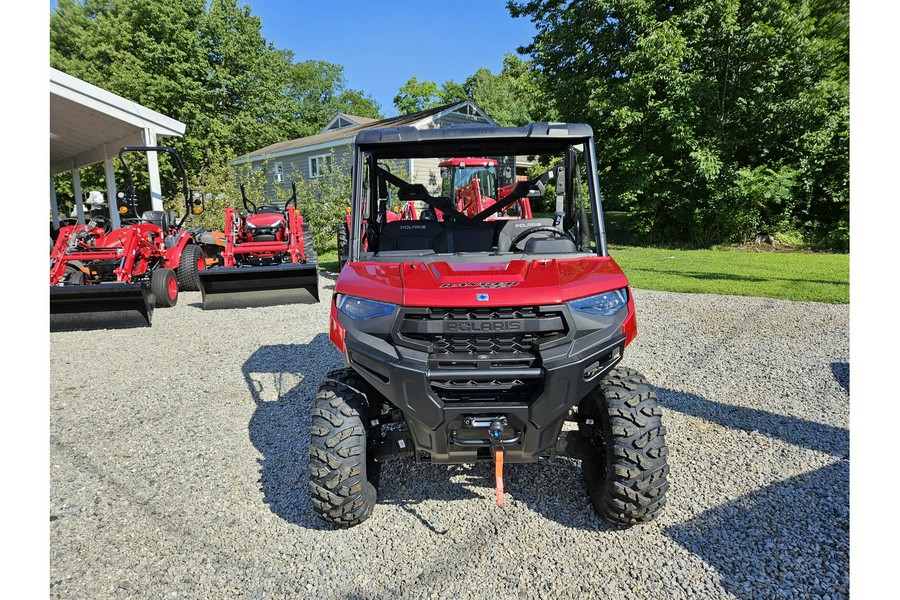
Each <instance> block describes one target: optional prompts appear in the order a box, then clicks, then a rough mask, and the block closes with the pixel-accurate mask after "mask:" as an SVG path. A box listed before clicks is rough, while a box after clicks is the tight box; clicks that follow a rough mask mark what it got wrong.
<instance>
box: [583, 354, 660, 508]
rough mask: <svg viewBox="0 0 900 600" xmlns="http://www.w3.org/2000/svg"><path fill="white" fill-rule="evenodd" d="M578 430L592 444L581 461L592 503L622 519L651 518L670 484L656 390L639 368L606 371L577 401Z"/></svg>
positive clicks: (595, 506)
mask: <svg viewBox="0 0 900 600" xmlns="http://www.w3.org/2000/svg"><path fill="white" fill-rule="evenodd" d="M578 412H579V413H580V414H581V416H583V417H584V418H585V420H586V421H587V422H586V423H580V424H579V431H580V434H581V436H582V438H584V439H585V440H586V441H588V442H589V443H590V445H591V446H592V447H593V452H592V456H591V457H590V458H585V459H583V460H582V461H581V468H582V471H583V473H584V481H585V484H586V486H587V490H588V495H589V496H590V499H591V504H592V505H593V507H594V512H596V513H597V514H598V515H600V516H601V517H603V518H605V519H608V520H610V521H612V522H614V523H619V524H622V525H634V524H636V523H645V522H647V521H652V520H653V519H654V518H656V516H657V515H659V513H660V512H661V511H662V508H663V505H664V504H665V502H666V491H667V490H668V489H669V483H668V480H667V476H668V473H669V466H668V464H667V463H666V456H667V454H668V449H667V448H666V441H665V434H666V428H665V427H663V424H662V418H661V417H662V409H661V408H660V407H659V401H658V400H657V397H656V393H655V392H654V391H653V388H651V387H650V384H649V383H648V382H647V380H646V379H644V377H643V376H642V375H641V374H640V373H638V372H637V371H633V370H631V369H625V368H618V369H614V370H613V371H612V372H610V373H609V374H608V375H607V376H606V377H605V378H604V379H603V380H602V381H601V382H600V384H599V385H598V386H597V387H596V388H595V389H594V391H592V392H591V393H590V394H588V396H587V397H585V398H584V399H583V400H582V401H581V403H580V404H579V405H578Z"/></svg>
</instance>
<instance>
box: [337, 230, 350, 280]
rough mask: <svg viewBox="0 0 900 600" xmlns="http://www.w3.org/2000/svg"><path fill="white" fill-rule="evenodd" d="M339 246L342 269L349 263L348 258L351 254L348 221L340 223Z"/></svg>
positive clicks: (338, 231)
mask: <svg viewBox="0 0 900 600" xmlns="http://www.w3.org/2000/svg"><path fill="white" fill-rule="evenodd" d="M337 247H338V261H339V262H340V265H341V269H343V268H344V265H345V264H347V258H348V257H349V256H350V230H349V229H347V224H346V223H340V224H339V225H338V230H337Z"/></svg>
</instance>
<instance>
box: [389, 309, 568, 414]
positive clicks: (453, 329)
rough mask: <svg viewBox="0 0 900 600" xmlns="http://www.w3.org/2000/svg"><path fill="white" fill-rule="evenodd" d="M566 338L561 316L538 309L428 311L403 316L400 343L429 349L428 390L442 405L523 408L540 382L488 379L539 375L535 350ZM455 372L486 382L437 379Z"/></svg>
mask: <svg viewBox="0 0 900 600" xmlns="http://www.w3.org/2000/svg"><path fill="white" fill-rule="evenodd" d="M565 334H566V328H565V318H564V317H563V315H562V313H560V312H554V311H549V312H544V311H541V310H539V309H538V308H537V307H516V308H432V309H422V310H419V311H413V310H411V311H409V312H407V313H406V314H404V316H403V322H402V324H401V332H400V341H401V343H402V342H406V343H410V342H412V345H415V346H418V347H419V348H422V349H427V351H428V353H429V370H430V377H431V388H432V390H433V391H434V393H435V394H437V396H438V397H440V398H441V399H442V400H444V401H445V402H527V401H528V400H529V399H530V398H531V397H532V396H533V395H534V394H535V393H536V392H539V391H540V385H541V379H540V378H538V377H533V378H519V377H506V378H503V377H498V378H491V375H492V373H493V372H495V371H496V370H498V369H507V370H509V369H524V370H528V369H531V370H535V369H539V368H540V366H541V365H540V356H539V353H538V351H537V346H538V344H540V343H544V342H548V341H550V340H553V339H555V338H559V337H563V336H565ZM456 370H476V371H479V372H483V373H484V376H479V377H476V378H471V379H466V380H458V379H456V380H453V379H450V378H449V374H448V375H447V376H445V377H442V376H441V371H445V372H449V371H456Z"/></svg>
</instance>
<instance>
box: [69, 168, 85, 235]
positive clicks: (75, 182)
mask: <svg viewBox="0 0 900 600" xmlns="http://www.w3.org/2000/svg"><path fill="white" fill-rule="evenodd" d="M71 173H72V189H73V191H74V192H75V211H76V213H77V215H78V222H79V223H81V224H82V225H83V224H84V199H83V198H82V197H81V171H80V170H78V169H72V171H71Z"/></svg>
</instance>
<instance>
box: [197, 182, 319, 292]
mask: <svg viewBox="0 0 900 600" xmlns="http://www.w3.org/2000/svg"><path fill="white" fill-rule="evenodd" d="M291 188H292V191H293V193H292V195H291V198H290V199H289V200H288V201H287V202H283V203H277V202H272V203H269V204H267V205H265V206H262V207H260V206H257V205H256V203H254V202H253V201H252V200H250V199H249V198H248V197H247V191H246V188H245V186H244V185H243V184H242V185H241V198H242V200H243V204H244V211H243V212H241V211H239V210H237V209H235V208H226V209H225V231H224V233H225V245H224V248H222V251H221V256H220V259H219V261H220V266H218V267H216V268H214V269H209V270H205V271H202V272H201V273H200V274H199V275H200V281H199V283H200V292H201V294H202V296H203V308H204V309H219V308H246V307H251V306H273V305H278V304H292V303H311V302H318V301H319V272H318V264H317V257H316V251H315V249H314V248H313V236H312V231H311V230H310V228H309V225H308V224H307V223H304V221H303V217H302V216H301V215H300V213H299V212H298V210H297V186H296V185H294V184H293V183H292V184H291Z"/></svg>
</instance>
